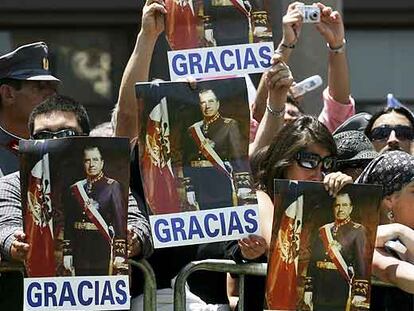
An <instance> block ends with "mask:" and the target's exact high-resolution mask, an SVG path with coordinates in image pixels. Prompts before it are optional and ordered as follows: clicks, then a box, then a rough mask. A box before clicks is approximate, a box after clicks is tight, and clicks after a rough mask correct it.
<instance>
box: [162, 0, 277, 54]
mask: <svg viewBox="0 0 414 311" xmlns="http://www.w3.org/2000/svg"><path fill="white" fill-rule="evenodd" d="M165 4H166V8H167V12H168V13H167V16H166V31H165V34H166V38H167V41H168V44H169V46H170V48H171V49H172V50H184V49H193V48H200V47H212V46H223V45H234V44H245V43H256V42H267V41H272V29H271V25H270V20H269V15H268V13H267V11H266V8H265V3H264V0H166V1H165Z"/></svg>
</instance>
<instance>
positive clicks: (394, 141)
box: [371, 111, 412, 153]
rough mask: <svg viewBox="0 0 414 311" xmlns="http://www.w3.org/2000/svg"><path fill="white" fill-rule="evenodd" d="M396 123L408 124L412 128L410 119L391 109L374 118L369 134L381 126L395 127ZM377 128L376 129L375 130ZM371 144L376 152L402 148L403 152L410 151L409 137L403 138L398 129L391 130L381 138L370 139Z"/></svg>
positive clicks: (410, 142)
mask: <svg viewBox="0 0 414 311" xmlns="http://www.w3.org/2000/svg"><path fill="white" fill-rule="evenodd" d="M398 125H402V126H406V127H407V126H408V127H410V128H411V129H412V125H411V124H410V121H409V120H408V119H407V118H406V117H405V116H404V115H402V114H399V113H397V112H395V111H392V112H390V113H387V114H383V115H382V116H380V117H379V118H378V119H377V120H375V122H374V124H373V125H372V130H371V134H373V133H374V132H375V131H378V130H379V129H380V128H381V127H382V128H387V126H388V127H395V126H398ZM375 129H377V130H375ZM372 144H373V145H374V147H375V150H376V151H378V152H384V151H387V150H403V151H405V152H408V153H410V152H411V144H412V140H411V139H405V138H404V137H402V136H401V135H399V133H398V130H397V129H396V130H391V131H390V133H389V135H388V136H387V137H383V138H381V139H375V138H374V139H372Z"/></svg>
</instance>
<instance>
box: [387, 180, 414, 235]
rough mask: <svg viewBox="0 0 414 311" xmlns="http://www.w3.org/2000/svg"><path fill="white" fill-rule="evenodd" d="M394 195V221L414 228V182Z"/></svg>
mask: <svg viewBox="0 0 414 311" xmlns="http://www.w3.org/2000/svg"><path fill="white" fill-rule="evenodd" d="M393 195H394V196H395V201H394V203H393V209H392V210H393V212H394V221H395V222H397V223H400V224H403V225H406V226H408V227H410V228H412V229H414V182H411V183H409V184H408V185H406V186H405V187H404V188H402V189H401V191H400V192H399V193H395V194H393Z"/></svg>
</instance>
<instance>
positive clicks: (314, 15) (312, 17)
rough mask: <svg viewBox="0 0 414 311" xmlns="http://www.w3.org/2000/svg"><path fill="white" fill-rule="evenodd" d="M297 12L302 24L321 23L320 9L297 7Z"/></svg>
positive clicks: (307, 6)
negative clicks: (300, 16)
mask: <svg viewBox="0 0 414 311" xmlns="http://www.w3.org/2000/svg"><path fill="white" fill-rule="evenodd" d="M298 10H299V12H300V14H301V15H302V18H303V23H319V22H320V21H321V9H320V8H319V7H317V6H314V5H299V6H298Z"/></svg>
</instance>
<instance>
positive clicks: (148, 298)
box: [128, 259, 157, 311]
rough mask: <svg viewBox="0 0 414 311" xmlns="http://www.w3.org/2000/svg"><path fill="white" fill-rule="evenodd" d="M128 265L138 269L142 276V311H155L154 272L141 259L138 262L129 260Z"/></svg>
mask: <svg viewBox="0 0 414 311" xmlns="http://www.w3.org/2000/svg"><path fill="white" fill-rule="evenodd" d="M128 263H129V264H130V265H132V266H135V267H138V268H139V269H140V270H141V271H142V272H143V274H144V311H156V310H157V298H156V291H157V283H156V280H155V273H154V270H153V269H152V267H151V265H150V264H149V263H148V261H146V260H145V259H141V260H139V261H135V260H132V259H129V260H128Z"/></svg>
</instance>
